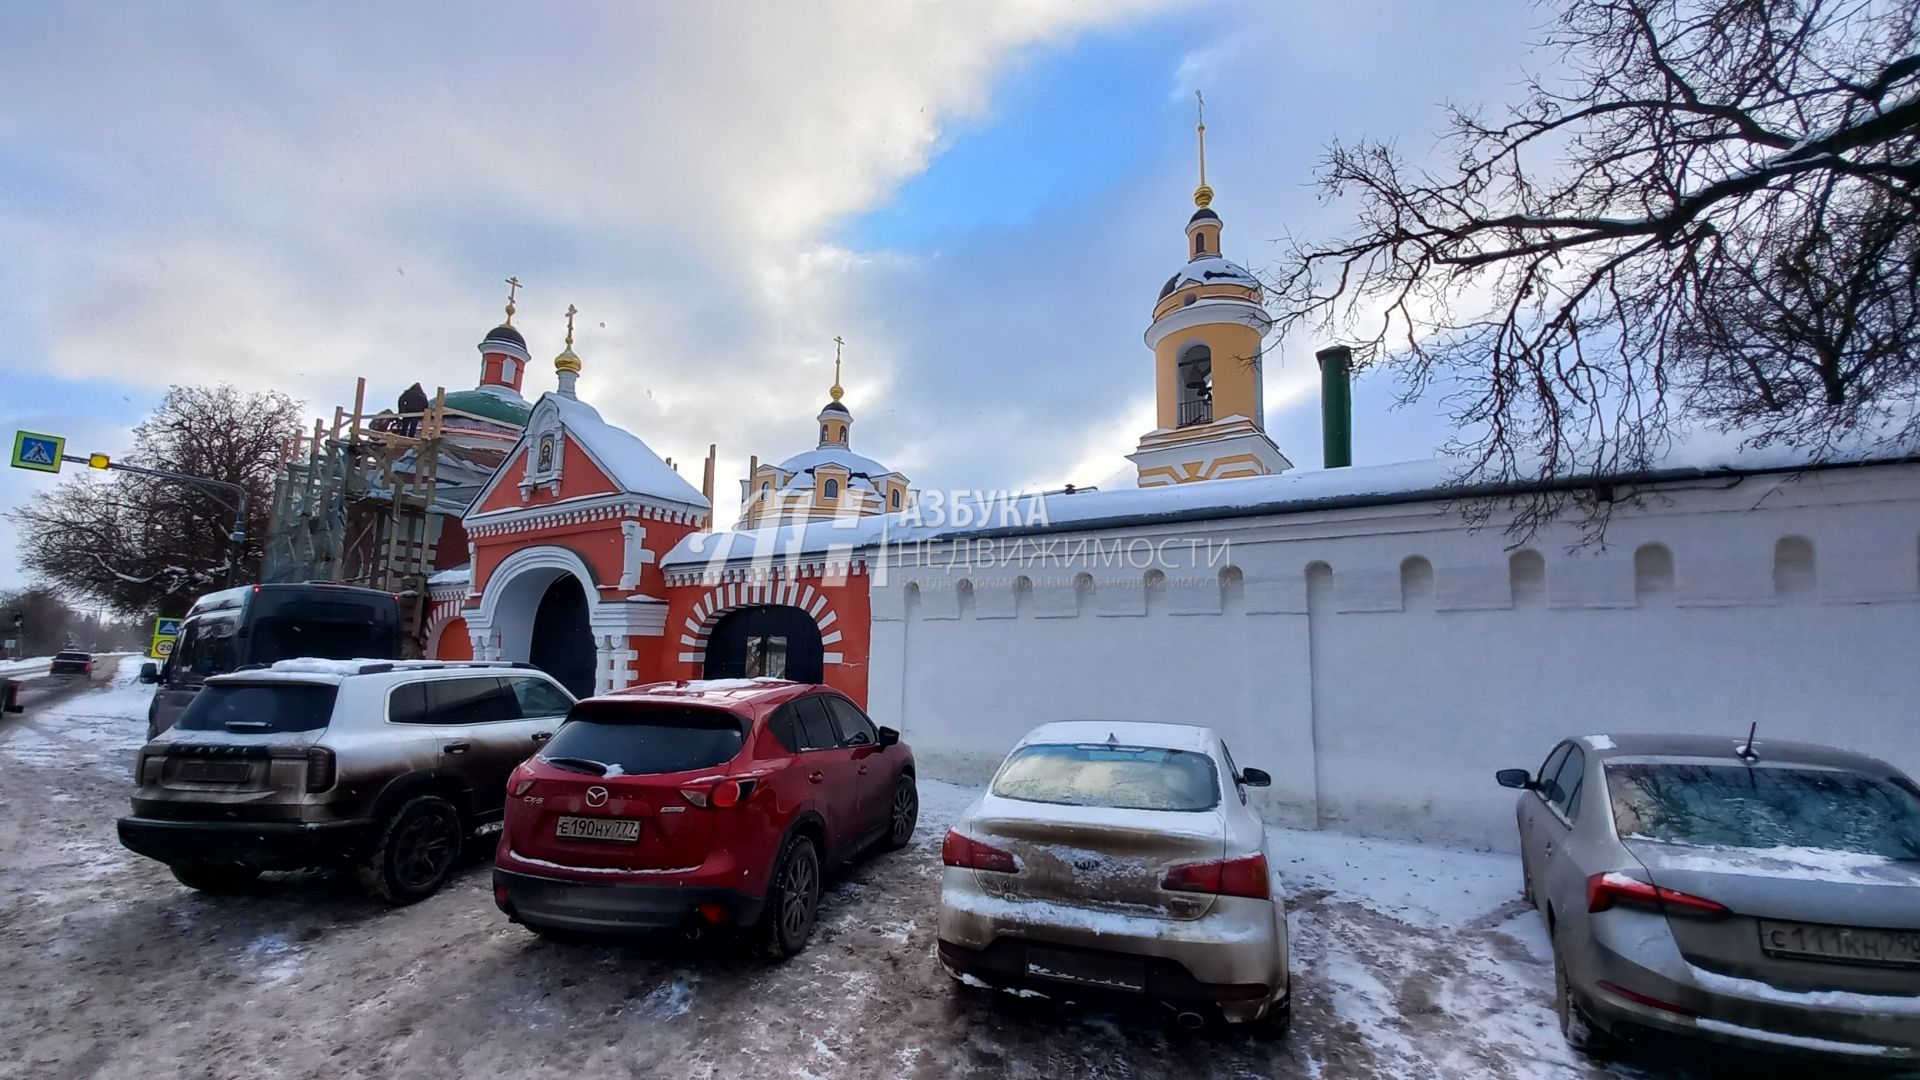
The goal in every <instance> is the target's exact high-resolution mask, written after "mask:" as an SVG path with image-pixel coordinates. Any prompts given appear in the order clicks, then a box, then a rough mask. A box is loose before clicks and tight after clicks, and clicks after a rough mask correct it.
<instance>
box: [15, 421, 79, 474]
mask: <svg viewBox="0 0 1920 1080" xmlns="http://www.w3.org/2000/svg"><path fill="white" fill-rule="evenodd" d="M66 456H67V440H65V439H63V438H61V437H60V436H58V435H41V434H39V433H37V432H32V431H16V432H14V433H13V460H12V461H10V462H8V464H10V465H12V466H13V467H14V468H16V469H32V470H33V471H34V472H50V473H57V472H59V471H60V463H61V462H62V461H64V460H65V459H66Z"/></svg>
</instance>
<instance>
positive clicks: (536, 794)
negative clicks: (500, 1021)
mask: <svg viewBox="0 0 1920 1080" xmlns="http://www.w3.org/2000/svg"><path fill="white" fill-rule="evenodd" d="M914 776H915V772H914V764H913V753H912V751H910V750H908V749H907V747H906V745H905V744H904V743H902V742H901V741H900V733H899V732H897V731H894V730H893V729H892V728H886V727H879V726H877V725H875V724H874V722H873V721H872V720H871V719H869V718H868V717H867V715H866V714H865V713H863V712H861V711H860V709H859V708H858V707H856V706H855V705H854V704H853V702H851V701H849V700H847V699H846V698H845V697H842V696H841V695H840V693H839V692H838V691H835V690H832V689H829V688H827V687H824V686H817V685H812V684H808V683H795V682H786V681H784V680H780V679H714V680H706V681H693V682H676V683H652V684H648V685H645V686H637V687H633V688H631V689H628V690H621V691H617V692H615V693H612V694H607V695H604V696H601V697H596V698H588V699H587V700H585V701H582V702H580V703H579V704H578V705H575V706H574V707H573V711H572V713H570V714H569V715H568V717H567V722H566V723H565V724H564V725H563V726H562V727H561V728H560V730H559V732H558V733H557V734H555V735H554V737H553V741H552V742H550V743H548V744H547V746H546V749H544V750H543V751H542V752H541V753H540V755H539V756H538V757H536V758H534V759H533V760H531V761H528V762H526V763H525V764H523V765H521V766H520V768H518V769H516V770H515V771H514V774H513V780H512V787H511V789H510V790H509V791H508V799H507V820H506V827H505V828H504V829H503V830H501V833H500V847H499V851H498V852H496V853H495V856H494V872H493V896H494V902H495V903H496V904H498V905H499V907H500V910H502V911H504V912H506V913H507V915H508V916H509V917H510V918H511V919H512V920H513V921H514V922H518V923H523V924H525V925H526V926H527V927H528V928H530V929H532V930H534V931H535V932H536V933H541V934H549V935H554V934H557V935H561V936H566V935H573V934H580V933H631V932H636V931H649V930H666V929H673V928H682V927H691V928H705V927H716V928H742V929H748V930H750V931H751V932H753V933H755V934H757V935H758V938H759V941H760V943H761V944H762V945H763V946H764V947H765V948H766V950H767V951H768V952H769V953H771V954H772V955H773V956H775V957H779V958H785V957H788V956H791V955H793V954H794V953H797V952H799V951H800V950H801V949H803V948H805V947H806V944H807V939H808V938H809V937H810V936H811V935H812V933H813V924H814V918H815V915H816V913H817V910H818V907H819V903H820V886H821V881H822V878H823V876H824V874H825V872H826V870H827V869H828V868H829V867H832V866H833V865H834V864H836V863H840V862H843V861H845V860H846V859H849V858H851V857H853V856H855V855H857V854H859V853H860V852H862V851H863V850H866V849H868V848H869V847H872V846H875V845H878V846H882V847H885V848H901V847H905V846H906V845H907V842H908V841H909V840H911V839H912V837H913V829H914V825H915V824H916V823H917V822H918V820H919V816H920V797H919V789H918V788H917V786H916V784H915V780H914Z"/></svg>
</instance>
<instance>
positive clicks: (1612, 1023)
mask: <svg viewBox="0 0 1920 1080" xmlns="http://www.w3.org/2000/svg"><path fill="white" fill-rule="evenodd" d="M1498 779H1499V781H1500V783H1501V784H1503V785H1505V786H1507V787H1516V788H1521V789H1523V794H1522V795H1521V796H1520V799H1519V805H1518V807H1517V808H1516V814H1517V818H1518V824H1519V829H1520V847H1521V857H1522V867H1523V870H1524V874H1525V890H1526V895H1527V896H1528V898H1529V899H1530V900H1531V901H1532V902H1533V904H1534V905H1535V906H1536V907H1537V908H1539V910H1540V912H1541V914H1542V916H1543V917H1544V918H1545V919H1546V924H1547V932H1548V935H1549V937H1550V938H1551V939H1552V942H1553V958H1554V983H1555V1005H1556V1008H1557V1010H1558V1012H1559V1015H1560V1026H1561V1030H1562V1031H1563V1032H1564V1033H1565V1035H1566V1037H1567V1041H1568V1042H1569V1043H1571V1044H1572V1045H1573V1046H1574V1047H1576V1048H1577V1049H1585V1050H1592V1051H1596V1052H1597V1051H1604V1050H1605V1049H1607V1048H1608V1046H1609V1045H1610V1044H1611V1043H1613V1042H1614V1041H1615V1040H1620V1039H1627V1038H1631V1037H1632V1036H1634V1035H1636V1034H1639V1033H1642V1032H1645V1031H1648V1030H1652V1031H1658V1032H1671V1033H1679V1034H1683V1035H1688V1036H1698V1037H1701V1038H1705V1039H1711V1040H1715V1041H1718V1042H1723V1043H1729V1044H1735V1045H1740V1046H1745V1047H1750V1048H1757V1049H1764V1050H1772V1051H1780V1052H1785V1053H1793V1054H1803V1055H1816V1056H1827V1057H1834V1058H1851V1059H1857V1060H1860V1061H1865V1062H1872V1063H1878V1064H1894V1063H1900V1062H1913V1061H1920V788H1916V787H1915V786H1914V783H1913V781H1912V780H1911V779H1909V778H1907V777H1906V776H1904V775H1902V774H1901V773H1900V772H1899V771H1898V770H1897V769H1895V768H1893V767H1892V766H1891V765H1888V764H1887V763H1886V762H1884V761H1879V760H1876V759H1874V758H1870V757H1866V756H1864V755H1861V754H1854V753H1848V752H1846V751H1843V750H1836V749H1832V748H1829V747H1824V746H1815V745H1810V744H1806V743H1791V742H1773V741H1759V742H1751V743H1749V742H1748V741H1747V740H1743V739H1739V738H1714V737H1708V736H1668V735H1612V736H1607V735H1589V736H1586V737H1583V738H1578V739H1569V740H1567V741H1565V742H1562V743H1560V744H1559V745H1558V746H1556V747H1554V749H1553V751H1552V753H1550V754H1548V755H1547V758H1546V761H1545V762H1544V763H1543V764H1542V765H1541V767H1540V770H1539V771H1538V772H1537V773H1529V772H1528V771H1527V770H1525V769H1503V770H1501V771H1500V773H1499V774H1498Z"/></svg>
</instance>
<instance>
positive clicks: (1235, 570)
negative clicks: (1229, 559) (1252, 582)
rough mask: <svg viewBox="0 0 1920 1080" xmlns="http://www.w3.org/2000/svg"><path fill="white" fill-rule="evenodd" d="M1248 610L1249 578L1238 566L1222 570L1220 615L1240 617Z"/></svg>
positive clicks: (1222, 568)
mask: <svg viewBox="0 0 1920 1080" xmlns="http://www.w3.org/2000/svg"><path fill="white" fill-rule="evenodd" d="M1246 610H1247V578H1246V575H1245V574H1243V573H1241V571H1240V568H1239V567H1237V566H1223V567H1221V568H1220V614H1222V615H1239V614H1241V613H1243V612H1245V611H1246Z"/></svg>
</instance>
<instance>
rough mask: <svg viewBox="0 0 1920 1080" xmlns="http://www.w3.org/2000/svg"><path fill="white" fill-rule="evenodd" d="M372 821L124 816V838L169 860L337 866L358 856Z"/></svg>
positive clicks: (126, 843)
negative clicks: (282, 820) (222, 819)
mask: <svg viewBox="0 0 1920 1080" xmlns="http://www.w3.org/2000/svg"><path fill="white" fill-rule="evenodd" d="M373 827H374V822H372V821H336V822H327V823H324V824H312V823H305V822H251V821H172V820H167V819H164V818H146V817H123V818H121V819H120V822H119V831H120V843H121V846H123V847H125V848H126V849H127V850H129V851H133V852H135V853H137V854H140V855H145V856H146V857H147V858H149V859H158V860H160V861H161V862H163V863H167V864H168V865H182V864H190V865H204V864H219V865H230V866H248V867H253V868H254V869H257V870H302V869H307V868H310V867H324V866H333V865H338V864H340V863H344V862H349V861H351V860H352V859H354V858H355V857H356V856H358V855H359V854H360V853H361V852H362V851H363V850H364V849H365V847H366V845H367V843H368V842H369V840H370V839H371V837H372V833H373Z"/></svg>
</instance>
